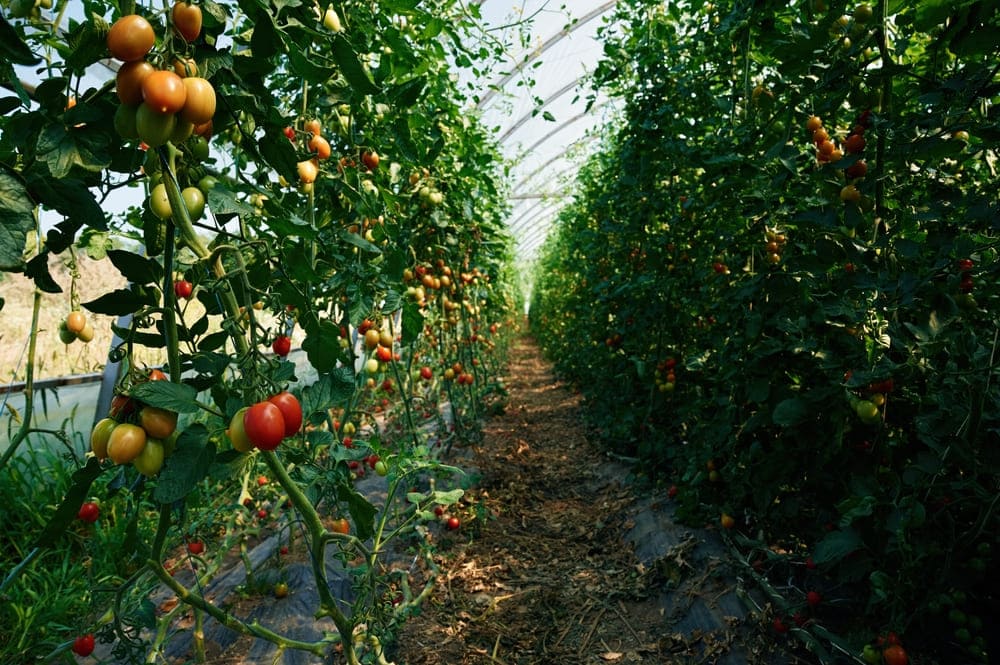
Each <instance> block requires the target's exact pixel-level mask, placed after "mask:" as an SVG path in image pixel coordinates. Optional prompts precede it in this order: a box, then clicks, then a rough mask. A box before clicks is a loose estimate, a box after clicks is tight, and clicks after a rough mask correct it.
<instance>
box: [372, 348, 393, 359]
mask: <svg viewBox="0 0 1000 665" xmlns="http://www.w3.org/2000/svg"><path fill="white" fill-rule="evenodd" d="M375 357H376V358H378V359H379V360H380V361H382V362H384V363H387V362H390V361H392V349H389V348H386V347H384V346H382V345H381V344H379V345H378V346H376V347H375Z"/></svg>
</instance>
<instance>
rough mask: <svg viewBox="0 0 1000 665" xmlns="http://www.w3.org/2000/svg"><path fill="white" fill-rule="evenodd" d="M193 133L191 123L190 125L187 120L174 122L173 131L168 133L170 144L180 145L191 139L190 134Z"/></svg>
mask: <svg viewBox="0 0 1000 665" xmlns="http://www.w3.org/2000/svg"><path fill="white" fill-rule="evenodd" d="M193 133H194V124H193V123H190V122H188V121H187V120H180V119H178V120H175V122H174V131H172V132H170V142H171V143H173V144H174V145H180V144H181V143H184V142H185V141H187V140H188V139H189V138H191V134H193Z"/></svg>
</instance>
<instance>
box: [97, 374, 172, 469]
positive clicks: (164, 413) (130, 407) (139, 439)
mask: <svg viewBox="0 0 1000 665" xmlns="http://www.w3.org/2000/svg"><path fill="white" fill-rule="evenodd" d="M148 379H149V380H150V381H162V380H164V379H166V375H165V374H164V373H163V372H161V371H160V370H153V371H151V372H150V373H149V377H148ZM177 434H178V432H177V414H176V413H175V412H173V411H169V410H167V409H161V408H159V407H157V406H153V405H150V404H143V403H142V402H139V401H138V400H135V399H133V398H131V397H129V396H127V395H116V396H115V398H114V399H113V400H112V402H111V409H110V410H109V413H108V416H107V417H106V418H103V419H101V420H100V421H99V422H98V423H97V424H96V425H94V429H93V430H92V431H91V433H90V449H91V450H92V451H93V453H94V455H95V456H96V457H97V459H99V460H104V459H111V461H112V462H114V463H115V464H118V465H122V464H132V465H133V466H134V467H135V468H136V470H137V471H139V473H141V474H142V475H144V476H147V477H152V476H155V475H156V474H157V473H159V472H160V469H161V468H163V462H164V460H165V459H166V458H167V457H169V456H170V454H171V453H172V452H173V451H174V447H175V446H176V443H177Z"/></svg>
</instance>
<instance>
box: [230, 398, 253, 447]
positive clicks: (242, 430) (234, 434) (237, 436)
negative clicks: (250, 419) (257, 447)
mask: <svg viewBox="0 0 1000 665" xmlns="http://www.w3.org/2000/svg"><path fill="white" fill-rule="evenodd" d="M247 408H248V407H243V408H242V409H240V410H239V411H237V412H236V413H235V414H233V417H232V420H230V421H229V429H227V430H226V434H227V435H228V436H229V440H230V441H231V442H232V444H233V448H234V449H236V450H238V451H239V452H241V453H247V452H250V451H251V450H253V442H252V441H250V437H248V436H247V430H246V426H245V425H244V424H243V417H244V416H245V415H246V412H247Z"/></svg>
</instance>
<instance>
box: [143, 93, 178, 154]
mask: <svg viewBox="0 0 1000 665" xmlns="http://www.w3.org/2000/svg"><path fill="white" fill-rule="evenodd" d="M176 125H177V118H176V117H175V116H174V114H173V113H167V114H162V113H157V112H156V111H154V110H153V108H152V107H151V106H149V105H147V104H145V103H143V104H139V108H138V109H137V110H136V112H135V129H136V131H137V132H138V134H139V139H140V140H141V141H142V142H143V143H145V144H146V145H148V146H149V147H150V148H159V147H160V146H161V145H163V144H164V143H166V142H167V141H168V140H169V139H170V135H171V134H173V132H174V128H175V127H176Z"/></svg>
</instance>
